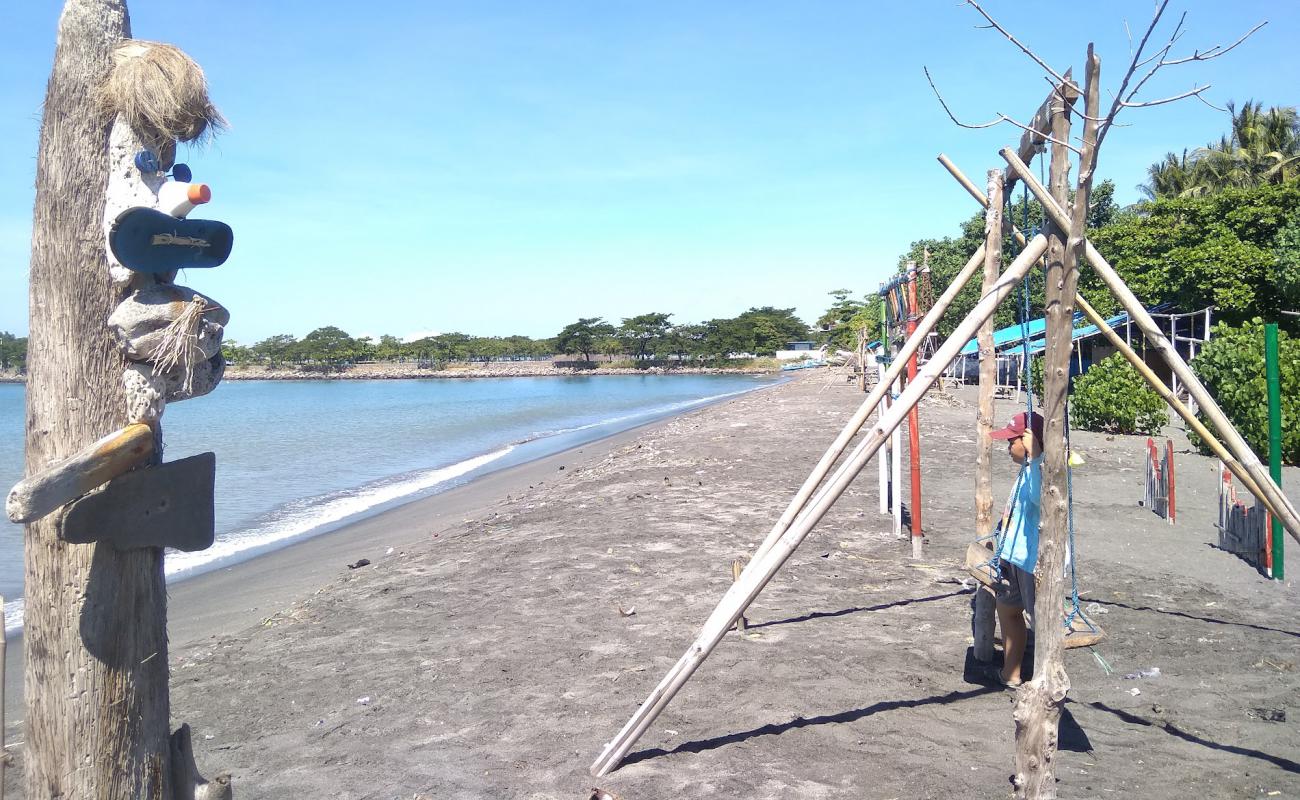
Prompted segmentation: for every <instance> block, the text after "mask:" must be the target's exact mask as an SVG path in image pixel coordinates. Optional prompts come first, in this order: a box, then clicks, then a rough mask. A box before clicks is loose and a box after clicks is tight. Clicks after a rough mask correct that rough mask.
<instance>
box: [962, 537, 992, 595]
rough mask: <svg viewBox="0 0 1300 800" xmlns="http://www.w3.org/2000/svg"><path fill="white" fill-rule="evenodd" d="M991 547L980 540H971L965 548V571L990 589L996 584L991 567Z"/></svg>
mask: <svg viewBox="0 0 1300 800" xmlns="http://www.w3.org/2000/svg"><path fill="white" fill-rule="evenodd" d="M992 559H993V548H992V547H989V546H988V545H985V544H981V543H980V542H971V543H970V546H968V547H967V548H966V571H967V572H968V573H970V576H971V577H972V578H974V579H975V580H977V581H979V582H980V583H982V584H984V585H985V586H987V587H989V588H990V589H992V588H993V587H995V586H997V585H998V576H997V573H996V572H995V571H994V569H993V563H992Z"/></svg>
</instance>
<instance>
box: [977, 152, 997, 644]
mask: <svg viewBox="0 0 1300 800" xmlns="http://www.w3.org/2000/svg"><path fill="white" fill-rule="evenodd" d="M988 179H989V180H988V184H989V185H988V200H987V202H986V204H985V208H986V209H987V211H986V212H985V215H984V293H985V294H987V293H988V292H989V291H990V290H991V289H992V288H993V286H994V284H996V283H997V280H998V271H999V269H1000V268H1001V266H1002V171H1001V170H997V169H991V170H989V173H988ZM978 339H979V353H980V383H979V411H978V412H977V413H976V415H975V535H976V537H977V538H980V539H983V538H985V537H987V536H989V534H991V533H992V532H993V435H992V434H993V419H994V408H995V406H994V402H993V387H994V384H996V383H997V380H998V372H997V370H998V361H997V353H996V351H994V349H993V318H992V317H990V318H989V319H988V320H987V321H986V322H985V323H984V324H983V325H981V326H980V329H979V334H978ZM995 617H996V615H995V614H994V602H993V595H992V593H990V592H989V591H987V590H985V589H984V588H983V587H982V586H976V587H975V619H974V622H973V623H972V630H973V632H974V635H975V658H976V659H977V660H978V661H983V662H989V661H992V660H993V632H994V630H995V626H996V620H995Z"/></svg>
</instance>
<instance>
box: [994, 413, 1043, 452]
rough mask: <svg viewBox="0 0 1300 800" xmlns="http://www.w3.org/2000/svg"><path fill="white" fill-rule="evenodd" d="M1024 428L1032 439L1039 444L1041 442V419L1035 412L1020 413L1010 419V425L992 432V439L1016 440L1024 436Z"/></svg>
mask: <svg viewBox="0 0 1300 800" xmlns="http://www.w3.org/2000/svg"><path fill="white" fill-rule="evenodd" d="M1025 428H1029V429H1030V430H1031V431H1032V432H1033V434H1034V438H1035V439H1037V440H1038V442H1039V443H1040V444H1041V443H1042V441H1043V418H1042V416H1041V415H1040V414H1039V413H1038V412H1037V411H1033V412H1030V411H1021V412H1020V413H1019V414H1017V415H1015V416H1014V417H1012V418H1011V424H1010V425H1007V427H1005V428H1002V429H1000V430H996V431H993V434H992V436H993V438H994V439H1004V440H1007V439H1017V438H1019V437H1021V436H1023V435H1024V433H1025Z"/></svg>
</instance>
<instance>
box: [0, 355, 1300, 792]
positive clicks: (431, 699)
mask: <svg viewBox="0 0 1300 800" xmlns="http://www.w3.org/2000/svg"><path fill="white" fill-rule="evenodd" d="M861 399H862V395H861V393H859V392H858V391H857V390H856V387H855V386H854V385H853V384H851V383H848V382H846V381H845V380H844V376H843V375H842V374H841V373H837V372H832V371H828V370H810V371H808V372H806V373H804V374H802V375H800V376H799V377H798V378H797V379H796V380H794V381H791V382H789V383H786V384H782V385H778V386H775V387H773V388H770V389H766V390H763V391H759V392H754V393H750V394H747V395H744V396H741V397H738V398H736V399H732V400H729V401H727V402H724V403H720V404H718V405H714V406H710V407H708V408H705V409H701V410H697V411H693V412H690V413H687V414H683V415H681V416H679V417H676V418H673V419H671V420H669V421H666V422H661V423H656V424H654V425H651V426H647V427H646V428H642V429H639V430H636V431H631V432H628V433H625V434H621V435H619V436H616V437H612V438H611V439H607V440H604V441H601V442H598V443H594V444H589V445H585V446H583V447H582V448H580V449H579V450H576V451H569V452H566V453H562V454H559V455H556V456H552V457H550V458H547V459H543V460H540V461H536V462H532V463H529V464H525V465H523V466H520V467H515V468H512V469H510V470H505V471H502V472H500V473H495V474H493V475H490V476H487V477H485V478H483V479H480V480H478V481H475V482H473V483H471V484H469V485H467V486H464V487H460V488H458V489H455V490H452V491H450V492H447V493H445V494H442V495H438V496H435V497H432V498H428V499H425V500H421V501H418V502H415V503H411V504H409V505H406V506H403V507H400V508H397V509H395V510H392V511H389V512H386V513H384V514H382V515H379V516H376V517H373V518H371V519H368V520H365V521H363V522H361V523H358V524H356V525H353V526H349V527H348V528H345V529H343V530H341V531H338V532H336V533H332V534H328V535H326V536H322V537H319V538H317V539H314V540H311V541H309V542H306V543H303V544H300V545H296V546H293V547H290V548H287V549H285V550H282V551H279V552H277V553H273V554H270V555H267V556H263V557H260V558H258V559H255V560H253V561H251V562H248V563H245V564H242V565H238V566H235V567H231V568H229V569H226V570H221V571H218V572H214V573H210V574H208V575H204V576H200V577H198V578H194V579H191V580H188V581H185V582H183V583H180V584H177V585H176V586H174V587H173V588H172V591H171V608H170V624H171V628H170V634H171V636H170V638H171V643H172V647H171V654H170V658H171V664H172V676H173V680H172V716H173V720H174V724H175V725H179V724H180V723H182V722H188V723H189V724H190V725H191V726H192V727H193V729H194V738H195V755H196V757H197V759H198V762H199V765H200V768H201V770H202V771H203V772H204V773H205V774H208V775H212V774H215V773H218V772H230V773H231V774H232V775H233V782H234V787H235V794H236V796H237V797H240V798H285V797H342V798H407V799H408V800H409V799H410V798H479V797H483V798H489V797H490V798H588V797H592V796H593V790H594V789H596V788H598V789H600V790H601V791H603V792H605V793H607V795H608V796H612V797H617V798H622V800H634V798H636V799H638V800H639V799H641V798H682V797H729V798H789V797H799V798H839V797H843V798H879V800H886V799H887V798H948V797H956V796H965V797H1002V796H1005V795H1006V794H1007V793H1008V790H1009V784H1008V782H1007V781H1008V776H1009V774H1010V772H1011V768H1012V765H1013V754H1014V740H1013V731H1014V728H1013V722H1012V719H1011V695H1010V694H1009V693H1008V692H1006V691H1005V690H1002V689H1000V688H993V687H989V686H986V685H983V684H981V683H978V682H976V681H975V680H974V676H973V675H971V674H970V673H969V671H968V670H967V667H968V658H969V657H968V650H969V648H970V644H971V639H970V631H969V604H970V600H971V591H970V583H971V582H970V581H969V579H968V578H966V576H965V573H964V571H963V570H962V569H961V568H960V566H959V559H960V558H961V556H962V554H963V552H964V550H965V547H966V545H967V543H968V542H969V540H970V538H971V535H970V530H971V528H972V526H973V503H974V500H973V485H974V464H973V461H974V459H973V456H972V454H973V450H974V418H975V412H974V407H973V403H974V395H973V391H972V390H970V389H958V390H955V391H953V392H951V393H949V394H946V395H938V396H934V397H932V398H931V399H929V400H927V401H926V402H925V403H924V404H923V405H922V408H921V418H922V446H923V451H922V468H923V473H924V478H923V486H924V504H923V521H924V523H925V533H926V537H927V544H926V554H925V558H924V559H922V560H920V561H916V560H913V559H912V558H910V544H909V543H908V542H907V541H905V540H899V539H896V538H895V537H894V536H893V534H892V533H891V531H890V522H889V519H888V517H885V516H882V515H880V514H879V513H878V511H877V492H876V477H875V475H876V472H875V466H874V464H872V465H869V466H868V468H867V470H866V472H865V473H864V474H863V476H862V477H861V478H860V479H859V480H858V481H857V482H856V483H855V484H854V486H853V487H851V488H850V490H849V492H848V493H847V494H846V495H845V497H844V498H843V499H842V500H841V501H840V502H839V503H838V504H837V506H836V507H835V508H834V509H833V510H832V512H831V513H830V514H829V515H828V516H827V518H826V519H825V520H824V521H823V523H822V524H821V525H820V526H818V528H817V529H816V530H815V531H814V532H813V533H812V534H811V535H810V536H809V538H808V540H807V541H806V542H805V543H804V545H803V547H801V548H800V550H799V551H798V552H796V554H795V555H794V556H793V558H791V560H790V561H789V562H788V563H787V565H786V566H785V568H784V569H783V570H782V571H781V573H780V574H779V575H778V576H777V577H776V578H775V579H774V580H773V581H772V583H771V584H770V585H769V586H768V588H767V589H766V591H765V592H764V593H763V594H762V596H760V598H759V599H758V601H757V602H756V603H755V604H754V606H753V607H752V608H751V610H750V613H749V620H750V628H749V631H748V633H747V634H745V635H743V636H742V635H740V634H736V633H732V634H729V635H728V638H727V640H726V641H724V642H723V644H722V645H721V646H720V647H719V648H718V650H717V651H715V653H714V654H713V656H712V657H711V658H710V659H709V660H708V661H707V662H706V663H705V664H704V666H703V667H702V668H701V669H700V671H699V672H698V673H697V674H696V676H695V677H694V678H693V679H692V680H691V681H690V682H689V683H688V684H687V685H686V688H685V689H684V690H683V692H682V693H681V694H680V695H678V697H677V699H676V700H675V701H674V702H673V704H672V705H671V706H670V707H669V708H668V710H667V711H666V712H665V713H664V714H663V716H661V717H660V718H659V719H658V720H657V721H656V723H655V724H654V725H653V726H652V727H651V729H650V730H649V731H648V732H647V733H646V735H645V736H644V738H642V739H641V741H640V742H639V743H638V744H637V745H636V746H635V747H634V748H633V750H632V753H631V754H630V756H629V758H628V759H627V761H626V762H625V764H624V765H623V766H622V767H621V768H620V769H618V770H617V771H615V772H614V773H612V774H611V775H610V776H608V777H606V778H600V779H596V778H592V777H591V776H590V775H589V774H588V772H587V769H588V766H589V765H590V764H591V762H592V761H593V760H594V759H595V758H596V756H597V755H598V754H599V753H600V750H601V748H602V746H603V744H604V743H605V742H606V741H607V740H608V739H609V738H611V737H612V736H613V735H614V733H615V732H617V730H618V729H619V728H620V727H621V726H622V724H623V723H624V722H625V721H626V720H627V718H628V716H629V715H630V714H631V713H632V712H633V711H634V710H635V709H636V707H637V706H638V705H639V704H640V703H641V701H642V700H643V699H644V698H645V696H646V694H647V693H648V692H649V691H650V689H651V688H652V687H653V686H654V685H655V684H656V683H657V682H658V681H659V679H660V678H661V677H662V676H663V674H664V672H665V671H666V670H667V669H668V667H669V666H670V665H671V664H672V663H673V662H675V661H676V660H677V658H678V657H679V656H680V655H681V653H682V652H683V651H684V650H685V648H686V647H687V646H688V645H689V644H690V643H691V641H692V640H693V639H694V637H695V634H696V631H697V629H698V627H699V625H700V624H701V623H702V622H703V621H704V619H705V617H706V616H707V615H708V613H709V611H711V610H712V608H713V607H714V605H715V604H716V602H717V600H718V599H719V598H720V597H721V596H722V594H723V592H724V591H725V589H726V587H727V585H728V584H729V582H730V580H731V562H732V560H733V559H736V558H740V557H743V556H745V555H746V554H747V553H748V552H749V551H750V550H751V549H752V548H753V546H754V545H756V544H757V543H758V542H759V541H760V540H761V539H762V537H763V535H764V534H765V533H766V531H767V530H768V528H769V527H770V526H771V524H772V522H773V521H774V520H775V519H776V517H777V516H778V515H779V514H780V512H781V510H782V509H783V508H784V507H785V504H786V503H787V502H788V500H789V498H790V496H791V495H792V494H793V492H794V490H795V489H796V488H797V487H798V485H799V484H800V483H801V482H802V480H803V478H804V477H805V476H806V475H807V473H808V471H809V470H810V469H811V467H812V466H813V465H814V464H815V463H816V460H817V458H818V457H819V456H820V454H821V453H822V451H823V450H824V449H825V447H826V445H827V444H828V443H829V442H830V441H831V439H833V438H834V436H835V434H836V433H837V432H838V430H839V428H840V426H841V425H842V424H843V422H844V420H845V419H847V417H848V416H849V414H850V413H851V411H852V409H853V408H855V407H856V406H857V404H858V403H859V402H860V401H861ZM1017 410H1019V407H1018V406H1015V405H1013V404H1011V403H1007V402H1001V403H999V406H998V412H997V414H998V418H999V419H1004V418H1007V417H1009V416H1010V415H1011V414H1013V413H1015V412H1016V411H1017ZM1170 430H1171V432H1172V431H1173V430H1174V429H1170ZM1074 446H1075V449H1076V450H1078V451H1081V452H1082V453H1083V455H1084V457H1085V460H1086V464H1085V465H1084V466H1083V467H1080V468H1079V469H1077V470H1076V472H1075V479H1074V485H1075V489H1074V491H1075V511H1076V522H1077V528H1078V534H1077V535H1078V537H1079V543H1078V548H1079V554H1080V555H1079V559H1080V570H1079V578H1080V593H1081V595H1082V597H1083V600H1084V603H1085V604H1088V605H1092V604H1095V606H1096V608H1095V611H1094V614H1095V617H1096V618H1097V619H1098V621H1099V622H1100V623H1101V624H1102V625H1103V626H1104V627H1105V628H1106V630H1107V631H1108V633H1109V638H1108V639H1107V640H1106V641H1104V642H1103V643H1102V644H1101V645H1100V646H1099V647H1098V648H1097V651H1098V654H1099V655H1100V656H1101V657H1102V659H1098V658H1096V657H1094V655H1093V654H1092V653H1091V652H1089V651H1088V650H1077V651H1072V652H1071V653H1070V654H1069V655H1068V656H1067V659H1068V660H1067V669H1068V670H1069V674H1070V678H1071V682H1072V685H1073V688H1072V689H1071V692H1070V699H1069V703H1068V705H1067V714H1066V716H1065V718H1064V720H1063V724H1062V729H1061V733H1062V750H1061V753H1060V755H1059V758H1058V764H1057V777H1058V779H1059V781H1060V786H1059V790H1060V795H1061V796H1062V797H1116V798H1125V797H1146V798H1187V797H1197V798H1241V797H1268V796H1273V797H1297V796H1300V736H1297V734H1296V719H1297V714H1300V708H1297V703H1296V700H1295V697H1296V692H1297V689H1298V688H1300V674H1298V673H1297V670H1296V663H1297V661H1298V660H1300V625H1298V624H1297V622H1296V619H1295V608H1296V605H1297V600H1300V591H1298V590H1297V587H1296V582H1295V580H1294V579H1291V580H1288V581H1286V582H1273V581H1269V580H1267V579H1265V578H1263V577H1262V576H1260V575H1259V573H1258V572H1256V571H1255V570H1254V569H1253V568H1251V567H1250V566H1248V565H1246V564H1245V563H1244V562H1242V561H1241V560H1239V559H1238V558H1236V557H1235V556H1232V555H1230V554H1227V553H1225V552H1222V551H1220V550H1218V549H1217V548H1215V547H1213V546H1212V542H1214V541H1216V539H1217V537H1216V532H1215V529H1214V521H1215V519H1216V503H1217V495H1216V492H1215V468H1214V462H1213V461H1212V460H1211V459H1208V458H1204V457H1201V456H1198V455H1194V454H1192V453H1190V452H1189V451H1188V448H1187V445H1186V442H1185V440H1182V439H1181V438H1175V447H1176V449H1177V450H1178V455H1177V460H1178V464H1177V466H1178V476H1179V485H1178V501H1179V512H1180V517H1179V522H1178V524H1177V525H1173V526H1170V525H1168V524H1167V523H1165V522H1164V521H1163V520H1161V519H1159V518H1157V517H1156V516H1155V515H1154V514H1152V513H1151V512H1149V511H1147V510H1146V509H1144V508H1141V507H1140V506H1139V505H1138V501H1139V500H1141V499H1142V496H1143V479H1144V474H1143V466H1142V460H1141V459H1142V454H1143V450H1144V446H1145V439H1143V438H1139V437H1107V436H1103V435H1099V434H1089V433H1082V432H1076V433H1075V434H1074ZM994 467H995V493H996V494H997V495H998V496H1004V495H1005V492H1006V491H1007V489H1008V488H1009V487H1010V484H1011V481H1012V478H1013V477H1014V472H1013V466H1012V465H1011V463H1010V461H1009V460H1007V459H1005V458H1003V457H1001V456H1000V454H999V460H996V461H995V464H994ZM905 474H906V473H905ZM1283 485H1284V486H1288V487H1292V488H1291V489H1290V492H1291V494H1292V496H1295V494H1294V493H1295V489H1294V487H1295V486H1298V485H1300V470H1287V473H1286V476H1285V477H1284V483H1283ZM997 502H998V503H999V504H1000V502H1001V501H1000V500H998V501H997ZM1291 544H1292V543H1291V542H1288V545H1291ZM1289 549H1290V551H1291V552H1292V553H1295V552H1296V550H1295V548H1294V547H1290V548H1289ZM359 559H368V560H369V561H370V563H369V565H367V566H363V567H360V568H357V569H350V568H349V567H348V564H354V563H356V562H357V561H358V560H359ZM1293 561H1294V566H1292V567H1291V569H1290V574H1291V575H1293V576H1294V575H1297V574H1300V558H1295V557H1294V556H1293ZM14 649H17V648H14ZM1103 659H1104V661H1105V662H1106V663H1107V664H1108V665H1109V667H1110V669H1111V670H1112V672H1110V673H1109V674H1108V673H1107V671H1106V670H1105V669H1104V668H1103V665H1102V660H1103ZM1153 668H1158V669H1159V673H1158V675H1156V674H1152V670H1153ZM1143 671H1145V672H1146V673H1147V674H1146V675H1145V676H1143V675H1141V673H1142V672H1143ZM1128 676H1133V677H1128ZM18 735H19V736H21V733H19V734H18ZM18 749H19V750H20V749H21V748H18ZM14 772H16V770H15V771H14ZM8 783H9V788H10V790H11V791H13V790H14V789H16V788H17V786H18V783H19V782H18V781H17V780H16V775H15V774H14V773H11V778H10V780H9V781H8ZM14 796H17V795H14Z"/></svg>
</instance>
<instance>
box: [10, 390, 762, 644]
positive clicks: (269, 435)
mask: <svg viewBox="0 0 1300 800" xmlns="http://www.w3.org/2000/svg"><path fill="white" fill-rule="evenodd" d="M776 380H778V379H776V378H771V377H759V376H739V375H591V376H574V377H520V378H475V379H426V380H382V381H360V380H334V381H328V380H323V381H226V382H225V383H223V384H221V386H220V387H218V388H217V390H216V391H214V392H213V393H212V394H210V395H208V396H206V397H203V398H198V399H194V400H189V401H186V402H183V403H175V404H172V405H169V406H168V407H167V410H166V413H165V414H164V416H163V434H164V435H163V440H164V444H165V451H164V460H168V461H170V460H175V459H178V458H184V457H186V456H191V455H194V454H196V453H202V452H205V451H212V452H214V453H216V457H217V479H216V542H215V543H214V544H213V546H212V547H210V548H209V549H207V550H204V551H201V552H197V553H182V552H173V551H168V552H167V555H166V558H165V569H166V573H167V576H168V580H179V579H183V578H185V577H188V576H192V575H196V574H199V573H201V572H204V571H207V570H211V569H215V568H217V567H223V566H228V565H230V564H232V563H235V562H239V561H243V560H246V559H249V558H255V557H256V556H258V555H261V554H263V553H266V552H268V551H270V550H274V549H277V548H281V547H284V546H286V545H289V544H292V543H293V542H296V541H300V540H302V539H305V538H308V537H311V536H315V535H318V534H321V533H325V532H327V531H330V530H334V529H336V528H339V527H341V526H343V525H346V524H348V523H349V522H353V521H355V520H357V519H361V518H363V517H366V516H370V515H373V514H377V513H379V512H381V511H384V510H386V509H389V508H392V507H394V506H397V505H400V504H402V503H407V502H410V501H412V500H416V499H419V498H422V497H428V496H430V495H434V494H437V493H439V492H443V491H446V490H447V489H450V488H452V487H454V486H458V485H461V484H464V483H467V482H469V481H472V480H474V479H475V478H477V477H480V476H482V475H484V474H486V473H488V472H491V471H494V470H499V469H504V468H506V467H509V466H512V465H515V464H520V463H524V462H526V461H530V460H533V459H536V458H541V457H544V456H547V455H550V454H553V453H557V452H560V451H561V450H565V449H568V448H571V447H575V446H579V445H581V444H584V443H586V442H591V441H595V440H596V439H600V438H603V437H605V436H609V435H611V434H614V433H618V432H619V431H623V430H627V429H629V428H633V427H636V426H638V425H642V424H645V423H647V422H652V421H654V420H657V419H661V418H664V417H667V416H671V415H673V414H676V413H680V412H682V411H685V410H688V409H691V408H695V407H699V406H702V405H706V404H708V403H712V402H716V401H719V400H723V399H725V398H728V397H734V396H736V395H739V394H743V393H745V392H750V391H754V390H755V389H760V388H763V387H765V386H770V385H772V384H773V383H774V382H776ZM24 414H25V411H24V387H23V386H22V385H21V384H0V493H7V492H8V489H9V487H10V486H12V485H13V484H14V483H16V482H17V481H18V480H20V479H21V478H22V474H23V428H24V425H23V420H24ZM22 536H23V528H22V526H20V525H14V524H11V523H10V522H9V521H8V520H5V519H3V518H2V517H0V594H2V595H3V596H4V597H5V609H4V611H5V627H6V629H8V630H14V629H16V628H18V627H21V624H22V607H23V602H22V586H23V548H22Z"/></svg>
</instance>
